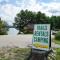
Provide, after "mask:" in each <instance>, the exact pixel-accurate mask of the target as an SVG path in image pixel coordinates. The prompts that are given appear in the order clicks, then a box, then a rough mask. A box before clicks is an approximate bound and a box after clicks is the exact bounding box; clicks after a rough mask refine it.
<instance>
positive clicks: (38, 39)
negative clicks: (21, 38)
mask: <svg viewBox="0 0 60 60" xmlns="http://www.w3.org/2000/svg"><path fill="white" fill-rule="evenodd" d="M32 43H33V46H32V48H35V49H41V50H49V44H50V24H35V25H34V34H33V41H32Z"/></svg>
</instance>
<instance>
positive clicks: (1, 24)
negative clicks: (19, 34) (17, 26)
mask: <svg viewBox="0 0 60 60" xmlns="http://www.w3.org/2000/svg"><path fill="white" fill-rule="evenodd" d="M6 25H7V23H6V22H5V21H2V20H1V18H0V35H5V34H7V31H8V28H6V27H5V26H6Z"/></svg>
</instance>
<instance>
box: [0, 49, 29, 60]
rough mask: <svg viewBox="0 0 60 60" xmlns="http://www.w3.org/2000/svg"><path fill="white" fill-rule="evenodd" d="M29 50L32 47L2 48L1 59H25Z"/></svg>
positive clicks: (0, 51) (0, 50)
mask: <svg viewBox="0 0 60 60" xmlns="http://www.w3.org/2000/svg"><path fill="white" fill-rule="evenodd" d="M29 52H30V48H1V49H0V60H25V59H27V58H28V56H29V54H30V53H29Z"/></svg>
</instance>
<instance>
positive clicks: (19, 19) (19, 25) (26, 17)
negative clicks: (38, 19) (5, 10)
mask: <svg viewBox="0 0 60 60" xmlns="http://www.w3.org/2000/svg"><path fill="white" fill-rule="evenodd" d="M29 23H35V13H33V12H32V11H28V10H25V11H24V10H21V12H19V13H18V14H17V15H16V17H15V23H14V26H16V29H18V30H19V33H20V32H24V27H25V26H26V25H27V24H29Z"/></svg>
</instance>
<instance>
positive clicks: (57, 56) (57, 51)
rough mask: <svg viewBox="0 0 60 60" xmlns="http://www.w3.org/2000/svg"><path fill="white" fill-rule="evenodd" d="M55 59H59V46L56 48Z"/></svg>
mask: <svg viewBox="0 0 60 60" xmlns="http://www.w3.org/2000/svg"><path fill="white" fill-rule="evenodd" d="M56 60H60V48H57V49H56Z"/></svg>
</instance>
